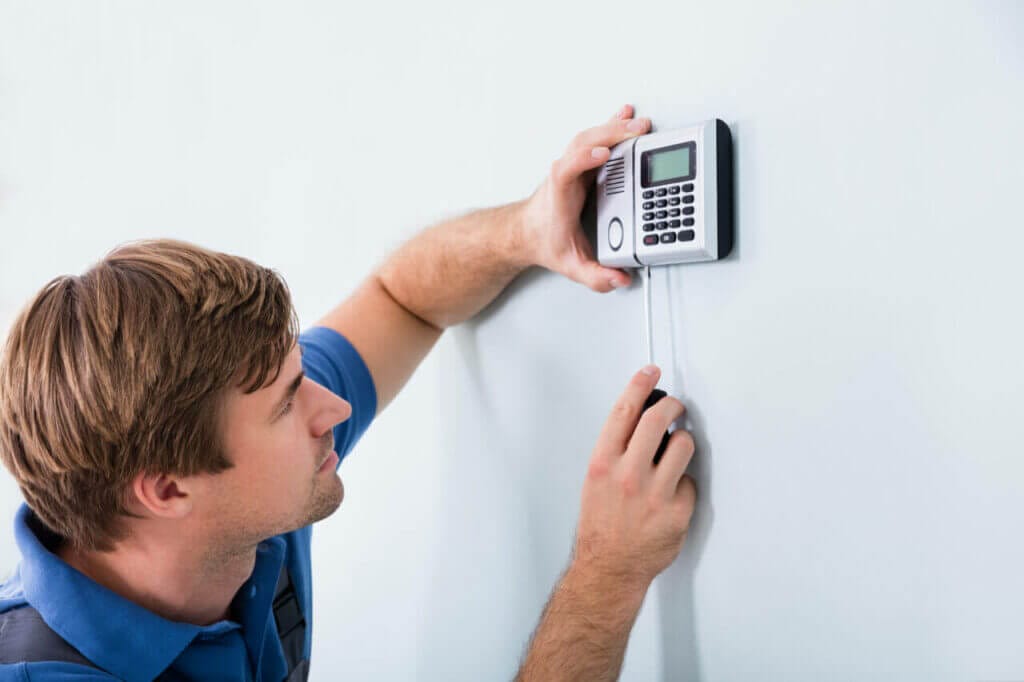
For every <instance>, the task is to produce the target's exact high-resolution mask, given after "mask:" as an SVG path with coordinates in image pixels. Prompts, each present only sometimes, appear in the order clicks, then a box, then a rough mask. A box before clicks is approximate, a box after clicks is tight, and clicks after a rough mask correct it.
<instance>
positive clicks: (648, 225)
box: [644, 223, 654, 232]
mask: <svg viewBox="0 0 1024 682" xmlns="http://www.w3.org/2000/svg"><path fill="white" fill-rule="evenodd" d="M653 231H654V223H644V232H653Z"/></svg>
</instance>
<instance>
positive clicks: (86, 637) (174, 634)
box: [14, 504, 284, 682]
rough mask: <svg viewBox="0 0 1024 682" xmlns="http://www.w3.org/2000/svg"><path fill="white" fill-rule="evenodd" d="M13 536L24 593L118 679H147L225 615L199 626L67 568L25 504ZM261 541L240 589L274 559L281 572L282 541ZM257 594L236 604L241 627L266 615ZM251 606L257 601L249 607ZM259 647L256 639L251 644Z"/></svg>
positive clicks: (253, 635) (265, 573) (70, 640)
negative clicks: (250, 572) (156, 610)
mask: <svg viewBox="0 0 1024 682" xmlns="http://www.w3.org/2000/svg"><path fill="white" fill-rule="evenodd" d="M14 535H15V540H16V541H17V543H18V547H19V549H20V550H21V555H22V564H21V567H20V571H21V579H22V586H23V588H24V591H25V600H26V601H27V602H28V603H29V604H31V605H32V607H34V608H35V609H36V611H38V612H39V615H40V616H41V617H42V619H43V621H45V622H46V624H47V625H49V626H50V627H51V628H52V629H53V630H54V631H55V632H56V633H57V634H59V635H60V636H61V637H63V638H64V639H65V640H66V641H67V642H68V643H69V644H71V645H72V646H73V647H75V648H76V649H78V650H79V651H80V652H82V654H83V655H84V656H85V657H86V658H88V659H89V660H91V661H92V662H93V663H95V664H96V665H98V666H99V667H101V668H103V669H104V670H106V671H107V672H110V673H112V674H114V675H115V676H117V677H119V678H122V679H124V680H128V681H129V682H132V681H133V680H152V679H154V678H155V677H157V676H158V675H159V674H160V673H161V672H163V671H164V670H165V669H166V668H167V667H168V666H170V665H171V663H173V662H174V659H176V658H177V657H178V656H179V655H180V654H181V652H182V651H184V650H185V648H186V647H188V645H189V644H190V643H191V642H192V640H193V639H194V638H195V636H196V635H197V634H199V633H200V632H211V633H212V632H218V631H222V630H225V629H226V628H225V625H226V623H225V622H223V621H222V622H220V623H215V624H214V625H212V626H208V627H205V628H204V627H202V626H199V625H192V624H190V623H181V622H177V621H172V620H168V619H166V618H163V617H161V616H158V615H157V614H155V613H153V612H152V611H149V610H147V609H145V608H143V607H142V606H139V605H138V604H136V603H135V602H133V601H130V600H128V599H125V598H124V597H122V596H120V595H118V594H116V593H115V592H112V591H111V590H109V589H107V588H105V587H103V586H102V585H100V584H99V583H97V582H95V581H93V580H92V579H90V578H89V577H87V576H85V575H84V574H82V573H80V572H79V571H77V570H76V569H74V568H72V567H71V566H70V565H68V564H67V563H65V562H64V561H63V560H62V559H60V557H58V556H56V555H55V554H53V553H52V552H51V551H50V550H49V549H47V548H46V546H45V544H44V543H45V542H47V541H48V540H53V539H56V536H54V535H53V533H52V532H51V531H49V530H48V529H47V528H46V527H45V526H44V525H43V524H42V522H40V521H39V519H38V518H37V517H36V515H35V514H34V513H33V512H32V510H31V509H29V507H28V505H25V504H22V505H21V507H20V508H19V509H18V512H17V514H16V516H15V520H14ZM261 548H262V551H259V552H257V567H256V570H254V575H253V577H251V578H250V581H247V582H246V584H245V586H243V588H242V589H243V590H247V589H251V587H250V586H251V581H252V580H253V579H254V578H257V577H260V578H264V576H269V575H270V574H271V573H273V570H274V566H276V570H277V571H278V572H279V571H280V568H281V565H282V563H283V561H284V542H283V540H281V539H280V538H271V539H270V540H266V541H264V543H262V544H261ZM271 564H272V565H271ZM264 579H265V580H268V579H269V578H264ZM275 580H276V578H275ZM261 582H263V581H261ZM271 584H273V583H271ZM271 589H272V588H271ZM260 596H261V597H262V595H260ZM254 601H256V602H257V603H258V604H246V605H241V604H240V607H241V608H240V612H241V613H240V615H241V616H242V617H241V620H242V625H243V626H244V627H245V629H246V630H249V628H250V625H255V623H256V621H257V619H258V615H257V614H258V613H259V612H260V611H263V619H264V622H265V619H266V618H267V617H268V616H269V610H270V604H269V601H264V599H263V598H261V599H257V600H254ZM253 606H255V607H256V608H251V607H253ZM247 607H250V608H247ZM253 629H254V630H256V632H252V631H248V632H246V633H245V634H246V640H247V642H246V643H247V645H249V646H247V648H249V649H250V656H252V655H253V651H252V645H253V644H256V642H255V641H249V640H251V639H256V638H259V640H260V642H262V634H263V633H262V632H261V630H263V628H258V627H257V628H253ZM257 633H259V634H257ZM260 648H261V647H260V646H259V645H257V647H256V651H259V649H260ZM253 664H254V665H253V668H254V669H255V668H257V667H258V655H257V660H256V661H253Z"/></svg>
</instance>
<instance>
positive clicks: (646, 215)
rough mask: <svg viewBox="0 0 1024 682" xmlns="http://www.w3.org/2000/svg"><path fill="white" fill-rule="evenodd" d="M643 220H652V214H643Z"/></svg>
mask: <svg viewBox="0 0 1024 682" xmlns="http://www.w3.org/2000/svg"><path fill="white" fill-rule="evenodd" d="M644 220H654V214H653V213H644Z"/></svg>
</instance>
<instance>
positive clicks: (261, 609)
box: [0, 106, 695, 681]
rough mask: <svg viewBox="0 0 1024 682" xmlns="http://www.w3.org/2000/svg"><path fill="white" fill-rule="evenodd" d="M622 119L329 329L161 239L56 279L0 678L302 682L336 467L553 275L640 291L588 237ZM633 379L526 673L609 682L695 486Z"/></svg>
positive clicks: (6, 398) (346, 308)
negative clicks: (606, 263) (304, 324)
mask: <svg viewBox="0 0 1024 682" xmlns="http://www.w3.org/2000/svg"><path fill="white" fill-rule="evenodd" d="M649 126H650V121H648V120H646V119H637V118H634V117H633V110H632V108H631V107H629V106H625V107H623V109H622V110H621V111H620V112H619V113H618V114H617V115H616V116H615V117H613V119H612V120H611V121H609V122H608V123H606V124H604V125H601V126H598V127H595V128H592V129H589V130H586V131H584V132H582V133H580V134H579V135H577V136H576V138H575V139H574V140H573V141H572V143H571V144H570V145H569V147H568V149H567V150H566V152H565V154H564V155H563V157H562V158H560V159H558V160H557V161H555V162H554V163H553V164H552V166H551V172H550V174H549V176H548V177H547V178H546V180H545V181H544V183H543V184H542V185H541V187H540V188H539V189H538V190H537V191H536V192H535V193H534V194H533V195H532V196H531V197H530V198H529V199H527V200H524V201H522V202H518V203H514V204H510V205H508V206H503V207H499V208H495V209H489V210H483V211H478V212H475V213H471V214H469V215H466V216H463V217H461V218H457V219H455V220H452V221H450V222H447V223H444V224H441V225H439V226H436V227H434V228H432V229H429V230H426V231H425V232H423V233H422V234H421V235H419V236H418V237H416V238H414V239H413V240H411V241H410V242H408V243H407V244H405V245H404V246H403V247H402V248H400V249H399V250H398V251H397V252H396V253H395V254H394V255H393V256H392V257H391V258H390V259H389V260H387V261H386V262H385V263H384V265H383V266H381V267H380V268H379V269H378V270H377V271H376V272H375V273H373V275H371V276H370V277H369V278H368V279H367V281H366V282H364V283H363V284H362V285H361V286H360V287H359V288H358V289H357V290H356V292H355V293H354V294H353V295H352V296H351V297H350V298H349V299H348V300H346V301H344V302H342V303H341V304H340V305H339V306H338V307H337V308H336V309H335V310H333V311H331V312H330V313H329V314H328V315H327V316H326V317H324V318H323V319H322V320H321V321H320V322H319V323H318V325H317V326H316V327H314V328H312V329H310V330H308V331H306V332H305V333H303V334H301V335H300V334H298V333H297V323H296V320H295V314H294V310H293V308H292V304H291V299H290V296H289V294H288V290H287V288H286V286H285V284H284V282H283V280H282V279H281V278H280V277H279V276H277V275H276V273H274V272H273V271H271V270H268V269H266V268H262V267H260V266H258V265H256V264H254V263H252V262H250V261H248V260H246V259H243V258H238V257H235V256H229V255H226V254H220V253H214V252H211V251H207V250H205V249H201V248H199V247H196V246H192V245H189V244H184V243H181V242H174V241H167V240H160V241H152V242H140V243H136V244H129V245H126V246H123V247H120V248H118V249H116V250H114V251H113V252H111V253H110V254H108V255H107V257H106V258H105V259H104V260H103V261H101V262H100V263H98V264H96V265H95V266H94V267H92V268H91V269H90V270H89V271H87V272H86V273H85V274H83V275H81V276H78V277H72V276H65V277H58V278H57V279H55V280H53V281H52V282H50V283H49V284H48V285H47V286H46V287H44V288H43V290H42V291H41V292H40V293H39V294H38V295H37V296H36V298H35V299H34V300H33V301H32V302H31V303H30V304H29V305H28V307H27V308H26V309H25V310H24V311H23V312H22V314H21V315H20V316H19V318H18V319H17V320H16V321H15V323H14V325H13V327H12V329H11V331H10V335H9V337H8V340H7V344H6V346H5V348H4V353H3V356H2V360H0V456H2V459H3V462H4V465H5V466H6V467H7V469H8V470H9V471H10V472H11V474H12V475H13V476H14V477H15V479H16V480H17V481H18V484H19V486H20V488H21V491H22V493H23V495H24V497H25V500H26V504H25V505H23V506H22V508H21V509H20V510H19V512H18V514H17V518H16V521H15V534H16V538H17V541H18V545H19V548H20V549H21V553H22V561H21V563H20V564H19V567H18V570H17V571H16V572H15V574H14V575H13V576H12V577H11V578H10V579H9V580H8V581H7V582H6V583H4V584H3V585H2V586H0V680H15V679H17V680H70V679H75V680H82V679H102V680H108V679H124V680H130V681H134V680H150V679H156V678H159V679H167V680H175V679H218V680H219V679H224V680H253V679H255V680H275V681H276V680H286V679H287V680H300V679H305V678H306V676H307V675H308V671H309V655H310V642H311V624H312V623H311V609H312V596H311V594H310V587H311V572H310V533H311V531H310V524H312V523H313V522H315V521H317V520H319V519H322V518H324V517H326V516H328V515H329V514H331V513H332V512H333V511H334V510H335V509H336V508H337V507H338V506H339V504H340V503H341V501H342V497H343V495H344V492H343V487H342V483H341V479H340V478H339V477H338V475H337V473H336V469H337V466H338V464H339V462H340V459H341V458H342V457H344V456H345V455H346V454H347V453H348V452H349V451H350V450H351V448H352V446H353V445H354V443H355V442H356V440H357V439H358V438H359V437H360V436H361V435H362V433H363V432H364V431H365V430H366V428H367V427H368V426H369V424H370V422H371V421H372V419H373V417H374V415H375V414H376V413H377V412H379V411H380V410H381V409H383V408H384V407H385V406H386V405H387V404H388V403H389V402H390V401H391V400H392V399H393V398H394V396H395V395H396V394H397V393H398V391H399V390H400V389H401V388H402V386H403V385H404V384H405V382H406V380H407V379H408V378H409V376H410V375H411V373H412V372H413V370H414V369H415V368H416V366H417V365H418V364H419V363H420V361H421V360H422V359H423V357H424V356H425V355H426V353H427V352H428V351H429V350H430V348H431V347H432V346H433V345H434V343H435V342H436V341H437V339H438V337H439V336H440V335H441V333H442V330H443V329H445V328H446V327H448V326H451V325H454V324H458V323H459V322H461V321H463V320H466V319H468V318H470V317H472V316H473V315H474V314H476V312H477V311H479V310H480V309H481V308H483V307H484V306H486V305H487V304H488V303H489V302H490V301H491V300H493V298H494V297H495V296H496V295H497V294H498V293H499V292H500V291H501V290H502V289H503V288H504V287H505V286H506V285H507V284H508V283H509V282H510V281H511V280H512V279H513V278H514V277H515V276H516V275H517V274H518V273H519V272H521V271H522V270H523V269H525V268H527V267H529V266H532V265H539V266H542V267H546V268H548V269H550V270H553V271H555V272H559V273H561V274H564V275H566V276H568V277H570V278H572V279H573V280H575V281H577V282H581V283H583V284H585V285H586V286H588V287H590V288H591V289H593V290H595V291H599V292H607V291H610V290H611V289H613V288H615V287H618V286H623V285H625V284H627V283H628V281H629V278H628V275H627V274H626V273H624V272H622V271H619V270H614V269H609V268H604V267H602V266H600V265H599V264H598V263H596V262H594V260H593V257H592V252H591V251H590V248H589V245H588V243H587V242H586V240H585V238H584V236H583V234H582V231H581V229H580V225H579V215H580V211H581V207H582V204H583V201H584V197H585V194H586V189H587V185H588V184H589V183H590V182H591V181H592V178H593V171H594V169H595V168H597V167H598V166H600V165H601V163H603V162H604V161H605V160H606V159H607V158H608V154H609V147H611V146H613V145H615V144H617V143H619V142H621V141H622V140H624V139H627V138H629V137H632V136H636V135H640V134H643V133H645V132H647V130H648V129H649ZM658 376H659V375H658V370H657V368H655V367H646V368H644V369H643V370H641V371H640V372H638V373H637V374H636V375H635V376H634V377H633V378H632V380H631V381H630V383H629V385H628V386H627V387H626V390H625V392H624V393H623V394H622V396H621V397H620V398H619V400H618V402H617V403H616V404H615V406H614V408H613V410H612V412H611V415H610V416H609V418H608V420H607V422H606V423H605V425H604V428H603V430H602V432H601V434H600V435H599V437H598V439H597V445H596V447H595V448H594V451H593V454H592V457H591V460H590V465H589V468H588V470H587V473H586V481H585V484H584V488H583V495H582V502H581V509H580V519H579V524H578V527H577V533H576V540H575V547H574V548H573V552H572V559H571V562H570V564H569V566H568V568H567V570H566V571H565V573H564V575H563V576H562V578H561V580H560V582H559V583H558V585H557V586H556V587H555V589H554V592H553V593H552V596H551V599H550V601H549V603H548V605H547V607H546V608H545V609H544V613H543V615H542V617H541V621H540V624H539V626H538V627H537V630H536V632H535V633H534V636H533V639H532V641H531V644H530V647H529V650H528V652H527V654H526V657H525V660H524V661H523V664H522V668H521V670H520V671H519V676H518V679H520V680H588V681H589V680H611V679H615V678H616V677H617V676H618V672H619V669H620V667H621V664H622V657H623V653H624V651H625V647H626V643H627V640H628V636H629V632H630V629H631V628H632V624H633V622H634V620H635V618H636V615H637V612H638V610H639V608H640V605H641V602H642V600H643V597H644V595H645V593H646V590H647V588H648V586H649V585H650V583H651V581H652V580H653V579H654V577H655V576H656V575H657V574H658V573H660V572H661V571H662V570H663V569H664V568H665V567H666V566H668V564H669V563H671V561H672V560H673V559H674V558H675V556H676V555H677V554H678V552H679V550H680V548H681V546H682V543H683V540H684V538H685V535H686V531H687V528H688V525H689V520H690V516H691V514H692V512H693V505H694V500H695V489H694V486H693V481H692V480H691V479H690V478H689V477H687V476H685V475H684V471H685V469H686V466H687V464H688V461H689V459H690V457H691V456H692V453H693V441H692V439H691V438H690V436H689V434H687V433H686V432H685V431H682V430H679V431H676V433H675V434H674V435H673V436H672V438H671V440H670V441H669V445H668V448H667V450H666V452H665V454H664V456H663V458H662V459H661V460H660V462H659V463H658V464H657V465H656V466H655V465H654V464H653V455H654V452H655V450H656V448H657V446H658V444H659V442H660V440H661V436H662V434H663V433H664V432H665V430H666V428H667V427H668V426H669V424H670V423H671V422H672V421H673V420H675V419H676V418H678V417H679V416H680V415H681V414H682V411H683V407H682V405H681V404H680V403H679V401H677V400H675V399H673V398H663V399H662V400H661V401H659V402H658V403H657V404H656V405H655V406H654V407H652V408H651V409H649V410H647V411H646V412H642V406H643V403H644V400H645V399H646V398H647V396H648V395H649V393H650V392H651V390H652V389H653V388H654V386H655V384H656V383H657V380H658Z"/></svg>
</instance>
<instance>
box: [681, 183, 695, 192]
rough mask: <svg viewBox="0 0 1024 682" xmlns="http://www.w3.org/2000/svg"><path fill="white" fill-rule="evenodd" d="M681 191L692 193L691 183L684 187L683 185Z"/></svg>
mask: <svg viewBox="0 0 1024 682" xmlns="http://www.w3.org/2000/svg"><path fill="white" fill-rule="evenodd" d="M683 191H684V192H692V191H693V183H692V182H688V183H686V184H685V185H683Z"/></svg>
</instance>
